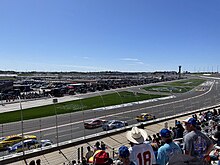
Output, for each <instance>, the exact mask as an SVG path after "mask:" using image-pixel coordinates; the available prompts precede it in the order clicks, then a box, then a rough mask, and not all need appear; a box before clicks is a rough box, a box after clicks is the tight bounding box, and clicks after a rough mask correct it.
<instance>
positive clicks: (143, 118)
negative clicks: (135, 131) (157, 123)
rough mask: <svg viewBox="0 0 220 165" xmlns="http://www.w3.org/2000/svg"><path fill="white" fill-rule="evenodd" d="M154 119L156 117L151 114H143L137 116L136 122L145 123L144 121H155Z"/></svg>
mask: <svg viewBox="0 0 220 165" xmlns="http://www.w3.org/2000/svg"><path fill="white" fill-rule="evenodd" d="M153 119H155V116H153V115H152V114H149V113H142V114H141V115H139V116H136V120H137V121H138V122H143V121H148V120H153Z"/></svg>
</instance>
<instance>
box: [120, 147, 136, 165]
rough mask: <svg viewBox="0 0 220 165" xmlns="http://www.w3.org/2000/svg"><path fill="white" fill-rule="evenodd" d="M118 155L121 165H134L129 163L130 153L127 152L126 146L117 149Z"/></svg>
mask: <svg viewBox="0 0 220 165" xmlns="http://www.w3.org/2000/svg"><path fill="white" fill-rule="evenodd" d="M118 154H119V159H120V161H122V164H123V165H135V164H134V163H133V162H132V161H130V158H129V156H130V153H129V150H128V147H126V146H121V147H120V148H119V149H118Z"/></svg>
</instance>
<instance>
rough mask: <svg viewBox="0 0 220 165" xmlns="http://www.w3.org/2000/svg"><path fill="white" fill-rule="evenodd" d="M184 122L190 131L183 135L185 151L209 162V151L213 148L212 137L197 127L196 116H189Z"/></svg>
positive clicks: (203, 161)
mask: <svg viewBox="0 0 220 165" xmlns="http://www.w3.org/2000/svg"><path fill="white" fill-rule="evenodd" d="M183 122H184V123H185V129H186V130H187V132H188V133H187V134H186V135H185V136H184V137H183V142H184V144H183V149H184V153H185V154H186V155H189V156H192V157H195V158H198V160H202V163H205V162H208V158H209V153H210V152H211V150H212V148H213V143H212V141H211V139H210V138H208V137H207V136H206V135H205V134H203V133H202V132H200V131H199V130H197V129H196V126H197V122H196V120H195V119H194V118H188V119H186V120H184V121H183Z"/></svg>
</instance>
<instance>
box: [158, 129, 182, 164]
mask: <svg viewBox="0 0 220 165" xmlns="http://www.w3.org/2000/svg"><path fill="white" fill-rule="evenodd" d="M160 136H161V138H162V141H164V142H165V144H164V145H163V146H161V147H160V148H159V149H158V153H157V164H158V165H166V164H167V163H168V162H169V159H170V158H171V157H175V156H176V155H178V156H179V155H181V154H182V150H181V148H180V147H179V145H178V144H176V143H174V142H173V140H172V132H171V131H170V130H168V129H166V128H164V129H162V130H161V131H160Z"/></svg>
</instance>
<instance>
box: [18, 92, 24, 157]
mask: <svg viewBox="0 0 220 165" xmlns="http://www.w3.org/2000/svg"><path fill="white" fill-rule="evenodd" d="M18 99H19V103H20V110H21V137H22V153H23V155H24V121H23V108H22V105H21V98H20V96H18Z"/></svg>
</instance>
